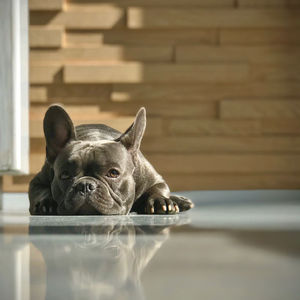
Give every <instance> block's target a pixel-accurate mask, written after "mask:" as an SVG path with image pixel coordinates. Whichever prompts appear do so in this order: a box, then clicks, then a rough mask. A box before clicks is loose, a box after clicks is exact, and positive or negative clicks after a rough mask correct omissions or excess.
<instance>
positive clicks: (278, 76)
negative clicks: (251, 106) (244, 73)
mask: <svg viewBox="0 0 300 300" xmlns="http://www.w3.org/2000/svg"><path fill="white" fill-rule="evenodd" d="M296 61H297V60H293V59H292V58H291V61H290V62H289V63H286V64H283V63H277V64H255V65H254V64H252V65H251V68H250V70H251V71H250V73H251V78H252V80H255V81H277V82H282V81H298V82H299V81H300V65H299V64H297V63H295V62H296Z"/></svg>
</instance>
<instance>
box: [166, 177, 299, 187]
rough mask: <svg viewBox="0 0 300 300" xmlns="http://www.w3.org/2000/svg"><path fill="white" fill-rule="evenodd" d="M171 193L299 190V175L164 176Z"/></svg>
mask: <svg viewBox="0 0 300 300" xmlns="http://www.w3.org/2000/svg"><path fill="white" fill-rule="evenodd" d="M164 178H165V180H166V181H167V183H168V185H169V186H170V189H171V191H176V190H177V191H190V190H252V189H299V188H300V173H291V174H270V173H266V174H235V173H231V174H226V175H224V174H205V175H201V174H197V175H196V176H195V175H188V174H185V175H184V176H183V175H179V174H168V173H166V174H164Z"/></svg>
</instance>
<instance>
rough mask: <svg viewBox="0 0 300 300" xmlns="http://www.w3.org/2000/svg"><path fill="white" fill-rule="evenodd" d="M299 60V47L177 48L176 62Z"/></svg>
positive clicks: (280, 61) (284, 61)
mask: <svg viewBox="0 0 300 300" xmlns="http://www.w3.org/2000/svg"><path fill="white" fill-rule="evenodd" d="M298 60H300V46H290V47H287V46H274V45H272V46H178V47H176V61H178V62H249V63H256V64H272V63H273V64H274V63H275V64H278V63H279V64H280V63H293V62H294V61H298Z"/></svg>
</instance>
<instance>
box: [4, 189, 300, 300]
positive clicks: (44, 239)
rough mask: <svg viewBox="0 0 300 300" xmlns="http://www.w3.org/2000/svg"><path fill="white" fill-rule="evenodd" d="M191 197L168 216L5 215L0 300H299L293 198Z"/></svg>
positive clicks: (299, 220) (298, 216) (298, 205)
mask: <svg viewBox="0 0 300 300" xmlns="http://www.w3.org/2000/svg"><path fill="white" fill-rule="evenodd" d="M190 196H191V197H192V198H193V199H194V200H195V202H196V207H195V208H194V209H193V210H192V211H191V212H189V213H184V214H180V215H175V216H137V215H131V216H119V217H111V216H106V217H104V216H86V217H85V216H75V217H30V216H28V215H27V213H25V212H21V211H18V210H9V209H6V210H4V211H3V212H2V213H1V214H0V253H1V255H0V266H1V268H0V291H1V295H0V299H1V300H6V299H7V300H10V299H158V300H159V299H202V300H203V299H251V300H252V299H264V300H265V299H266V300H268V299H272V300H274V299H280V300H282V299H300V286H299V277H300V238H299V237H300V234H299V233H300V198H299V192H295V193H293V192H291V193H289V194H287V193H286V192H279V191H276V192H269V193H265V192H248V193H247V192H231V193H230V192H224V193H213V194H211V193H205V192H200V193H192V194H190ZM24 197H26V196H24Z"/></svg>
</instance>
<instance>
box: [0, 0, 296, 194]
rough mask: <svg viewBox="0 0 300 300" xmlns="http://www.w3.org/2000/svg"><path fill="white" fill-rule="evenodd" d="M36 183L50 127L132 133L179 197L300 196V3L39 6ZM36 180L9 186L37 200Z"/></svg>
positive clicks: (34, 15)
mask: <svg viewBox="0 0 300 300" xmlns="http://www.w3.org/2000/svg"><path fill="white" fill-rule="evenodd" d="M30 9H31V12H30V23H31V27H30V45H31V52H30V56H31V57H30V64H31V67H30V82H31V87H30V98H31V112H30V130H31V173H32V174H34V173H36V172H37V171H38V170H39V169H40V167H41V165H42V163H43V160H44V142H43V136H42V118H43V115H44V112H45V110H46V108H47V106H48V105H49V104H51V103H55V102H59V103H63V104H65V106H66V108H67V110H68V112H69V113H70V114H71V116H72V117H73V119H74V120H75V123H76V124H79V123H85V122H86V123H93V122H99V123H106V124H109V125H111V126H113V127H115V128H117V129H120V130H124V129H126V127H127V126H129V125H130V123H131V122H132V120H133V116H134V114H135V112H136V111H137V109H138V108H139V107H140V106H145V107H146V108H147V112H148V127H147V133H146V137H145V138H144V141H143V151H144V153H145V154H146V156H147V157H148V158H149V160H150V161H151V162H152V163H153V164H154V166H155V167H156V168H157V170H158V171H159V172H161V173H162V174H163V175H164V176H165V178H166V179H167V181H168V183H169V184H170V186H171V188H172V189H173V190H182V189H197V190H201V189H256V188H267V189H269V188H300V1H298V0H273V1H272V0H184V1H183V0H181V1H179V0H139V1H137V0H112V1H95V0H90V1H89V0H87V1H84V0H81V1H80V0H75V1H69V2H63V1H62V0H47V1H45V0H44V1H41V0H31V1H30ZM30 177H31V176H23V177H22V176H21V177H11V176H6V177H4V190H5V191H26V190H27V184H28V180H29V179H30Z"/></svg>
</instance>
